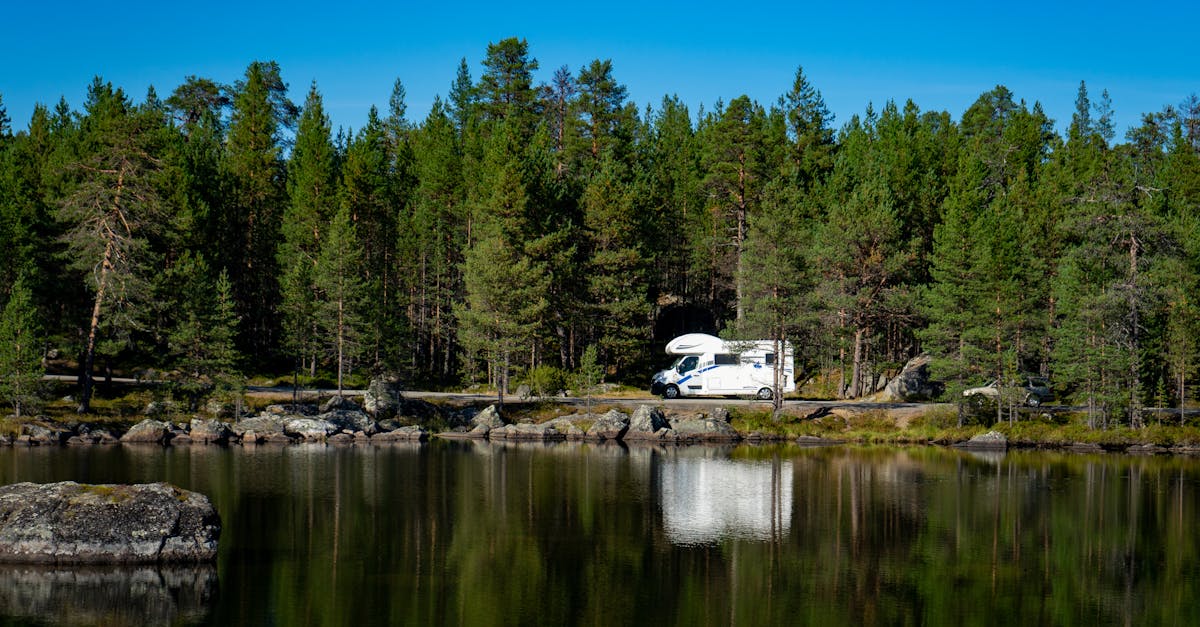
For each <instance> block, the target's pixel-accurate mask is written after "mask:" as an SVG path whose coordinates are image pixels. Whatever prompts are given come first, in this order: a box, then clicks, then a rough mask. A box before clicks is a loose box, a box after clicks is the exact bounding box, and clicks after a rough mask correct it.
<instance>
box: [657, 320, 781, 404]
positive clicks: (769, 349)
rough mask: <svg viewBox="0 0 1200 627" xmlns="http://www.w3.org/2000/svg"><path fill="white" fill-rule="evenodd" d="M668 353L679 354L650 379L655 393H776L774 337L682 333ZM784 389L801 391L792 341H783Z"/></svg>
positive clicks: (761, 395)
mask: <svg viewBox="0 0 1200 627" xmlns="http://www.w3.org/2000/svg"><path fill="white" fill-rule="evenodd" d="M667 354H669V355H679V358H678V359H676V360H675V362H674V363H673V364H671V367H670V368H667V369H666V370H662V371H659V372H658V373H657V374H655V375H654V378H653V379H652V380H651V382H650V393H651V394H657V395H660V396H662V397H663V398H679V397H681V396H754V397H757V398H759V399H762V400H770V399H771V398H772V397H773V396H774V392H773V388H774V377H775V360H776V357H777V356H776V354H775V342H773V341H771V340H738V341H735V340H728V341H727V340H722V339H721V338H719V337H715V336H712V335H707V334H704V333H689V334H687V335H681V336H679V337H677V338H675V339H673V340H671V341H670V342H669V343H667ZM780 374H781V375H782V377H783V380H782V382H781V383H782V386H781V387H782V390H783V392H784V393H788V392H794V391H795V390H796V381H795V378H794V371H793V366H792V346H791V344H788V343H786V342H785V343H784V349H783V363H782V372H781V373H780Z"/></svg>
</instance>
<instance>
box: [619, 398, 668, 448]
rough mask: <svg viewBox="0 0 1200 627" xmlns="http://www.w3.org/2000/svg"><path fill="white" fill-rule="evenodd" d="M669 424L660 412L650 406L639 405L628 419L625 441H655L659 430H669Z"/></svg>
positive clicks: (659, 437) (658, 437)
mask: <svg viewBox="0 0 1200 627" xmlns="http://www.w3.org/2000/svg"><path fill="white" fill-rule="evenodd" d="M670 428H671V423H670V422H668V421H667V418H666V416H663V413H662V410H661V409H659V408H657V407H652V406H650V405H639V406H638V408H637V409H636V410H634V412H633V417H632V418H630V419H629V429H628V430H626V431H625V436H624V439H626V440H656V439H661V436H659V435H658V432H659V430H661V429H670Z"/></svg>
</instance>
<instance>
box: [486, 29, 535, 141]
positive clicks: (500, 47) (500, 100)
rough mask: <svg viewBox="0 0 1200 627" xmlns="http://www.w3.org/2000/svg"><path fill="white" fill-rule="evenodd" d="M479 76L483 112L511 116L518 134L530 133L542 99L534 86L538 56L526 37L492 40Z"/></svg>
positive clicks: (491, 116)
mask: <svg viewBox="0 0 1200 627" xmlns="http://www.w3.org/2000/svg"><path fill="white" fill-rule="evenodd" d="M483 67H484V72H483V75H482V76H480V77H479V86H478V90H479V97H480V105H481V107H482V110H483V115H484V117H485V118H486V119H488V120H491V121H496V120H507V121H508V123H509V125H510V126H512V127H513V128H514V129H517V132H518V134H520V135H521V136H523V137H526V138H527V137H528V136H529V135H530V134H532V132H533V126H534V124H535V122H536V120H537V118H538V112H539V108H540V101H539V99H538V97H537V90H535V89H534V87H533V72H534V71H536V70H537V69H538V62H537V59H534V58H532V57H530V56H529V44H528V43H527V42H526V41H525V40H524V39H518V38H516V37H509V38H507V39H501V40H500V41H498V42H496V43H489V44H488V47H487V57H486V58H484V60H483Z"/></svg>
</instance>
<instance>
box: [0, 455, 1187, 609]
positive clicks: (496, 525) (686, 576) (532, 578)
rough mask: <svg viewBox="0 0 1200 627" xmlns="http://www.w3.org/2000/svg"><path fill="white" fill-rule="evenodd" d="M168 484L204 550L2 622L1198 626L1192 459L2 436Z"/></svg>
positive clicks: (68, 590) (64, 476) (41, 460)
mask: <svg viewBox="0 0 1200 627" xmlns="http://www.w3.org/2000/svg"><path fill="white" fill-rule="evenodd" d="M68 479H69V480H74V481H80V482H88V483H114V482H149V481H168V482H171V483H174V484H176V485H179V486H181V487H184V488H188V489H192V490H197V491H200V492H203V493H204V494H207V495H208V496H209V498H211V499H212V501H213V502H214V504H215V505H216V507H217V510H218V512H219V513H220V515H221V518H222V521H223V524H224V531H223V534H222V538H221V545H220V555H219V558H218V561H217V564H216V567H215V569H214V568H170V569H157V568H149V569H124V570H122V569H105V568H99V569H97V568H92V569H70V568H44V567H43V568H34V567H21V566H5V567H0V623H14V622H15V623H25V624H95V623H103V624H110V625H120V624H128V625H149V624H180V625H231V624H240V625H442V624H459V625H621V624H653V625H729V624H737V625H770V624H779V625H784V624H787V625H795V624H813V625H852V624H853V625H875V624H878V625H898V624H912V625H1014V624H1022V623H1024V624H1029V625H1034V624H1037V625H1076V624H1086V625H1110V624H1120V625H1129V624H1136V625H1154V624H1166V625H1196V624H1200V603H1198V602H1197V601H1196V600H1195V596H1196V594H1195V593H1196V592H1197V591H1198V590H1200V588H1198V586H1197V583H1198V582H1200V578H1198V575H1200V559H1198V558H1200V530H1198V529H1197V524H1198V523H1200V520H1198V519H1197V509H1196V503H1197V496H1198V493H1197V492H1198V486H1200V460H1195V459H1191V458H1184V457H1131V456H1123V455H1080V454H1065V453H1048V452H1010V453H1007V454H986V455H981V454H971V453H966V452H961V451H954V450H946V449H939V448H890V447H877V448H872V447H832V448H802V447H795V446H774V447H749V446H742V447H724V448H713V447H701V446H695V447H680V448H675V447H670V448H658V447H653V446H629V447H626V446H623V445H618V444H607V445H587V444H554V445H541V444H536V445H531V444H523V445H522V444H488V443H476V442H445V441H435V442H433V443H430V444H425V445H407V444H395V445H388V446H379V447H371V446H367V447H361V446H358V447H356V446H346V447H340V446H321V445H299V446H258V447H253V446H250V447H239V446H234V447H229V448H224V447H214V446H191V447H175V448H166V449H163V448H158V447H130V446H121V447H90V448H55V447H49V448H4V449H0V483H12V482H16V481H37V482H50V481H60V480H68Z"/></svg>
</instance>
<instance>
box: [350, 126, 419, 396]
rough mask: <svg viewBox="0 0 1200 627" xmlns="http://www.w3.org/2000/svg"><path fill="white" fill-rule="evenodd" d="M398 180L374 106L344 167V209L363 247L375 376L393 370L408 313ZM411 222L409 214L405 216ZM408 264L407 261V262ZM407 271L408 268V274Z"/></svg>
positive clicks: (367, 339)
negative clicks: (400, 260)
mask: <svg viewBox="0 0 1200 627" xmlns="http://www.w3.org/2000/svg"><path fill="white" fill-rule="evenodd" d="M393 180H394V177H393V176H392V164H391V158H390V156H389V154H388V137H387V134H386V132H385V128H384V123H383V121H382V120H380V119H379V115H378V113H377V112H376V110H375V108H374V107H372V108H371V110H370V111H369V113H368V115H367V124H366V126H364V127H363V128H362V129H360V130H359V132H358V133H357V134H356V135H355V137H354V140H353V141H352V142H351V143H350V147H349V149H348V150H347V153H346V161H345V163H344V164H343V165H342V186H341V192H342V198H341V201H342V207H344V208H345V209H346V211H347V215H348V216H349V218H350V220H351V221H352V222H353V223H354V227H355V234H356V237H357V241H358V245H359V246H361V247H362V250H361V256H360V259H359V262H360V264H361V267H360V268H359V271H360V272H361V273H362V274H361V278H362V287H363V289H364V290H366V292H365V293H364V294H363V298H364V299H365V300H366V302H367V303H369V307H368V308H367V309H364V310H361V311H360V312H359V313H360V315H362V316H363V323H364V324H365V325H366V326H365V327H364V329H363V330H364V332H365V333H366V335H365V336H363V337H362V338H360V339H361V341H362V342H363V349H364V350H366V353H364V354H363V355H362V356H364V357H367V358H368V359H369V360H370V367H371V368H372V369H373V370H375V371H377V372H378V371H383V370H388V369H394V368H395V367H396V366H397V361H398V359H399V352H400V350H399V349H400V347H401V346H402V345H404V344H405V343H403V342H402V340H401V330H400V320H401V317H402V316H403V315H404V313H405V312H406V310H407V307H406V306H403V307H402V304H401V302H400V299H399V294H398V291H399V288H400V286H399V280H398V277H397V268H396V265H397V260H396V258H395V255H396V252H397V250H396V245H397V241H398V239H399V235H400V231H399V224H398V222H399V219H400V217H401V211H400V209H399V206H398V204H397V199H396V197H395V195H394V191H395V188H394V187H393ZM404 217H405V218H406V219H407V215H405V216H404ZM404 261H406V262H407V261H408V260H407V259H405V260H404ZM405 271H406V272H407V269H405Z"/></svg>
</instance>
